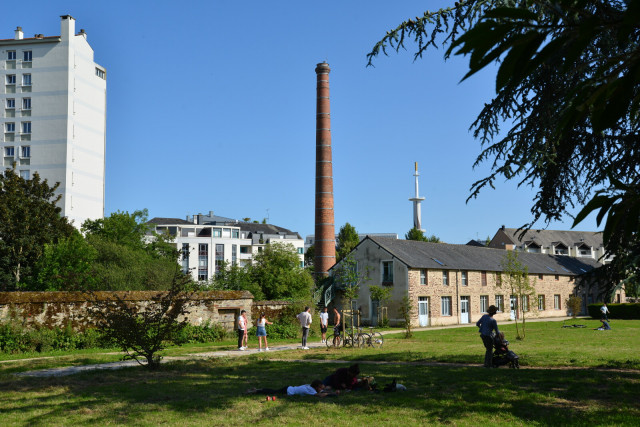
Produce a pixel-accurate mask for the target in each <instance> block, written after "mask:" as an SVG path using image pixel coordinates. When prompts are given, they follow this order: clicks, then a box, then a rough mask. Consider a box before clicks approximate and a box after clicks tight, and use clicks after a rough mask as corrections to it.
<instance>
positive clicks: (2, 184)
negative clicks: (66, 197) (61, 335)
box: [0, 169, 74, 291]
mask: <svg viewBox="0 0 640 427" xmlns="http://www.w3.org/2000/svg"><path fill="white" fill-rule="evenodd" d="M58 186H59V183H56V184H55V185H53V187H51V186H49V183H48V182H47V180H46V179H45V180H44V181H41V180H40V175H38V173H37V172H35V173H34V174H33V178H31V179H23V178H22V177H20V176H19V175H17V174H16V172H15V170H14V169H7V170H5V171H4V173H0V290H3V291H10V290H15V289H20V288H24V287H25V286H26V283H27V282H29V281H30V280H31V279H32V274H33V268H34V266H35V264H36V262H37V261H38V259H39V258H40V257H41V256H42V254H43V252H44V247H45V244H50V243H55V242H57V241H58V240H59V239H60V238H63V237H67V236H70V235H71V234H72V233H73V230H74V229H73V226H72V225H70V224H69V222H68V221H67V219H66V218H64V217H62V216H60V212H61V209H60V208H59V207H58V206H56V203H57V202H58V201H59V200H60V198H61V196H60V195H56V194H55V191H56V190H57V188H58Z"/></svg>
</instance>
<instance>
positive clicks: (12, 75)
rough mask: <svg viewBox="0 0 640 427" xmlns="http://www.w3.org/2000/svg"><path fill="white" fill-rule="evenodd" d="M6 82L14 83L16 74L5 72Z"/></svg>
mask: <svg viewBox="0 0 640 427" xmlns="http://www.w3.org/2000/svg"><path fill="white" fill-rule="evenodd" d="M7 84H8V85H14V84H16V75H15V74H7Z"/></svg>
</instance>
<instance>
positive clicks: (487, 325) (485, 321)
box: [476, 305, 500, 368]
mask: <svg viewBox="0 0 640 427" xmlns="http://www.w3.org/2000/svg"><path fill="white" fill-rule="evenodd" d="M497 312H498V309H497V308H496V306H495V305H491V306H489V309H488V310H487V314H485V315H483V316H482V317H481V318H480V319H479V320H478V321H477V322H476V326H477V327H478V328H480V330H479V331H478V332H480V338H482V343H483V344H484V348H485V349H486V352H485V353H484V367H485V368H492V367H493V337H492V336H491V332H493V331H495V333H496V335H499V334H500V331H499V330H498V322H496V319H494V318H493V316H494V315H495V314H496V313H497Z"/></svg>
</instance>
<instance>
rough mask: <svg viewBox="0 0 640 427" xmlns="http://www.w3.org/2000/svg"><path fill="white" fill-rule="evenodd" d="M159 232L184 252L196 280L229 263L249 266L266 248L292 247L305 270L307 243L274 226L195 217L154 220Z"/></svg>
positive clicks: (182, 260) (184, 260)
mask: <svg viewBox="0 0 640 427" xmlns="http://www.w3.org/2000/svg"><path fill="white" fill-rule="evenodd" d="M149 224H151V225H153V226H154V228H155V231H156V232H157V233H168V234H170V235H171V236H173V237H174V239H175V240H174V241H175V243H176V248H177V249H178V250H179V251H180V252H181V257H180V261H179V262H180V264H181V265H182V270H183V272H185V273H187V272H190V273H191V275H192V277H193V278H194V280H199V281H206V280H209V279H211V278H212V277H214V276H215V274H216V272H218V271H220V268H221V267H222V266H223V265H224V264H225V263H226V264H228V265H239V266H243V267H244V266H248V265H250V264H251V262H252V260H253V257H254V256H255V255H256V254H258V253H259V252H262V251H263V250H264V248H265V246H266V245H270V244H291V245H292V246H293V247H294V249H295V251H296V253H297V254H298V258H299V261H300V267H304V240H302V238H301V237H300V235H299V234H298V233H296V232H294V231H290V230H287V229H286V228H282V227H278V226H276V225H272V224H257V223H248V222H240V221H237V220H234V219H231V218H226V217H221V216H216V215H214V214H213V212H209V215H202V214H198V215H194V216H193V217H187V220H182V219H178V218H153V219H151V220H150V221H149Z"/></svg>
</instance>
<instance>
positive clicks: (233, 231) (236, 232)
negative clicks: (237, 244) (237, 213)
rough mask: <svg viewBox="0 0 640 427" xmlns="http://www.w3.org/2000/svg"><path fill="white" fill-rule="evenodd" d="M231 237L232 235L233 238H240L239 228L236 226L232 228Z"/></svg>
mask: <svg viewBox="0 0 640 427" xmlns="http://www.w3.org/2000/svg"><path fill="white" fill-rule="evenodd" d="M231 237H232V238H233V239H239V238H240V230H238V229H237V228H234V229H233V230H232V231H231Z"/></svg>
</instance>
